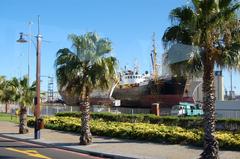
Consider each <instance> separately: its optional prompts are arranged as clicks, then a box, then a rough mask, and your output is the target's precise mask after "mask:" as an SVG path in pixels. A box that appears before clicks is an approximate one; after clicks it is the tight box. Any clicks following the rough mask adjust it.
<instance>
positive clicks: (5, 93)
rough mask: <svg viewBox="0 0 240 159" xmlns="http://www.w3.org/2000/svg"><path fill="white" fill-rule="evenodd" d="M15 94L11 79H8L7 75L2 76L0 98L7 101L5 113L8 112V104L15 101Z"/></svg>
mask: <svg viewBox="0 0 240 159" xmlns="http://www.w3.org/2000/svg"><path fill="white" fill-rule="evenodd" d="M14 99H15V94H14V90H13V88H12V87H11V85H10V81H9V80H6V79H5V77H3V76H0V100H1V102H3V103H5V113H7V112H8V105H9V103H11V102H14Z"/></svg>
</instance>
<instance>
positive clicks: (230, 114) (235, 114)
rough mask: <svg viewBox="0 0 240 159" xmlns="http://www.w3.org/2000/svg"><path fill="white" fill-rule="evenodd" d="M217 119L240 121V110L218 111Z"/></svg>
mask: <svg viewBox="0 0 240 159" xmlns="http://www.w3.org/2000/svg"><path fill="white" fill-rule="evenodd" d="M216 115H217V118H233V119H240V109H216Z"/></svg>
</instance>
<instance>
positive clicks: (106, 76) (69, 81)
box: [55, 32, 116, 145]
mask: <svg viewBox="0 0 240 159" xmlns="http://www.w3.org/2000/svg"><path fill="white" fill-rule="evenodd" d="M69 39H70V40H71V42H72V48H73V52H72V51H71V50H69V49H68V48H64V49H60V50H58V52H57V58H56V61H55V66H56V76H57V82H58V87H59V89H60V90H61V91H66V92H68V94H69V95H78V96H79V101H80V103H79V104H80V110H81V111H82V117H81V123H82V125H81V132H80V144H82V145H87V144H90V143H91V142H92V135H91V132H90V127H89V119H90V114H89V109H90V102H89V95H90V93H91V92H92V91H93V90H94V89H98V88H100V89H105V88H109V86H110V82H109V81H110V79H115V78H116V72H115V67H116V59H115V58H114V57H112V56H109V55H108V53H109V52H110V51H111V49H112V48H111V42H110V41H109V40H108V39H104V38H100V37H99V36H98V35H97V34H96V33H92V32H88V33H86V34H84V35H80V36H78V35H75V34H72V35H69Z"/></svg>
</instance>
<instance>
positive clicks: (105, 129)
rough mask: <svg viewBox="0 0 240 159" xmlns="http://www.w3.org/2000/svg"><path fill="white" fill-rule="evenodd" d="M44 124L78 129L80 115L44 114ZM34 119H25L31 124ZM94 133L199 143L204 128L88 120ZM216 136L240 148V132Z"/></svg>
mask: <svg viewBox="0 0 240 159" xmlns="http://www.w3.org/2000/svg"><path fill="white" fill-rule="evenodd" d="M44 123H45V127H46V128H49V129H55V130H62V131H70V132H78V133H79V132H80V124H81V123H80V119H79V118H74V117H45V118H44ZM33 125H34V120H33V119H30V120H29V121H28V126H33ZM90 127H91V132H92V134H93V135H98V136H108V137H117V138H126V139H139V140H147V141H152V142H157V143H170V144H190V145H196V146H202V144H203V131H202V130H201V129H184V128H181V127H178V126H166V125H163V124H162V125H159V124H149V123H128V122H110V121H108V122H106V121H102V120H91V121H90ZM216 138H217V139H218V141H219V145H220V147H221V148H223V149H228V150H240V134H239V133H232V132H223V131H218V132H216Z"/></svg>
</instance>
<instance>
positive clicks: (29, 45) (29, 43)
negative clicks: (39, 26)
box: [27, 21, 32, 85]
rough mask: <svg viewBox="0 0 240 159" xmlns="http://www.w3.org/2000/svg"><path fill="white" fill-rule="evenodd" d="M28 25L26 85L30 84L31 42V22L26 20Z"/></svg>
mask: <svg viewBox="0 0 240 159" xmlns="http://www.w3.org/2000/svg"><path fill="white" fill-rule="evenodd" d="M28 27H29V41H28V74H27V76H28V85H29V84H30V51H31V44H32V22H31V21H30V22H28Z"/></svg>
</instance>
